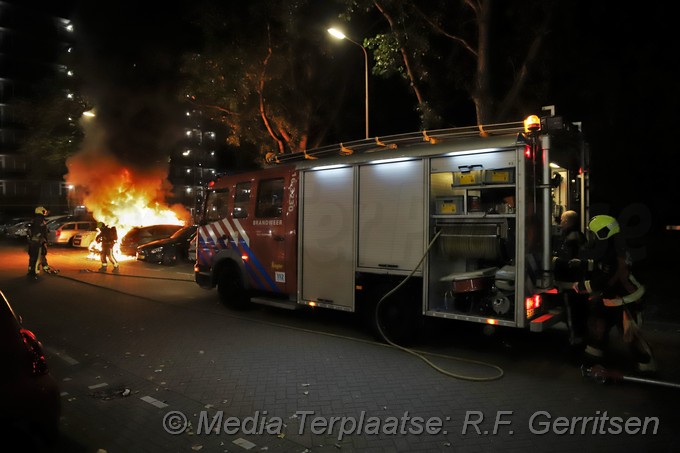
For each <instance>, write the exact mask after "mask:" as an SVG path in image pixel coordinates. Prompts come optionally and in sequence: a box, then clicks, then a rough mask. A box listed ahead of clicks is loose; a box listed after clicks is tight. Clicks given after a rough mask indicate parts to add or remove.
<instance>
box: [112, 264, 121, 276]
mask: <svg viewBox="0 0 680 453" xmlns="http://www.w3.org/2000/svg"><path fill="white" fill-rule="evenodd" d="M119 271H120V268H119V267H118V265H117V264H116V265H114V266H113V271H112V272H113V273H115V274H117V273H118V272H119Z"/></svg>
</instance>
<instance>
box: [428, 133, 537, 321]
mask: <svg viewBox="0 0 680 453" xmlns="http://www.w3.org/2000/svg"><path fill="white" fill-rule="evenodd" d="M508 145H510V146H508ZM523 150H524V146H523V144H522V145H521V146H518V144H517V143H516V141H515V140H508V141H507V142H506V144H505V147H504V148H489V149H486V150H479V151H474V150H470V151H465V150H463V151H462V152H456V153H450V154H453V155H446V156H443V157H435V158H432V160H431V164H430V186H429V187H430V194H429V195H430V218H431V225H432V226H433V228H432V229H431V231H437V232H439V237H438V238H437V241H436V242H435V243H434V245H433V247H432V248H431V250H430V253H429V260H428V274H427V275H428V295H429V296H428V299H427V300H426V303H425V306H424V310H425V314H426V315H429V316H435V317H444V318H452V319H461V320H466V321H476V322H489V323H493V324H501V325H508V326H517V325H521V324H523V320H524V311H523V302H520V301H523V299H524V294H523V286H524V285H523V284H522V280H521V276H522V275H524V272H523V266H522V263H523V258H522V256H521V255H520V247H518V245H521V242H522V241H521V240H519V239H518V234H519V235H521V234H523V229H522V226H521V225H522V224H521V222H522V220H523V219H522V218H521V217H522V214H521V212H522V210H523V209H524V193H523V187H524V186H523V184H522V183H521V178H522V177H523V176H522V175H523V173H522V172H521V171H520V169H518V167H519V166H521V165H518V162H521V159H522V157H521V156H522V152H523ZM433 237H434V233H432V232H431V233H430V240H432V239H433Z"/></svg>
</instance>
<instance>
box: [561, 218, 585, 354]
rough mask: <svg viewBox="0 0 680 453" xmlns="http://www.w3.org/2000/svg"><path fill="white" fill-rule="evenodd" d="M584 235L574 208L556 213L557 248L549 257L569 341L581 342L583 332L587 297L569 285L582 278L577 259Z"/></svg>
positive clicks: (582, 246)
mask: <svg viewBox="0 0 680 453" xmlns="http://www.w3.org/2000/svg"><path fill="white" fill-rule="evenodd" d="M586 242H587V241H586V235H585V234H583V233H582V232H581V230H580V229H579V216H578V213H577V212H576V211H571V210H570V211H565V212H563V213H562V215H561V216H560V236H559V248H558V249H557V251H556V256H555V257H554V258H553V269H554V272H555V280H556V285H557V287H558V288H559V289H560V292H561V293H562V297H563V302H564V309H565V312H566V321H567V327H568V328H569V343H570V344H571V345H572V346H577V347H578V346H581V345H582V343H583V341H584V338H585V336H586V331H587V328H586V318H587V315H588V313H587V302H588V300H587V297H585V296H583V295H581V294H578V293H576V292H575V291H574V290H573V289H572V288H573V286H574V283H575V282H578V281H580V280H582V279H583V272H582V271H581V270H580V269H579V268H580V260H578V259H579V258H580V257H581V256H582V254H583V248H584V247H585V245H586Z"/></svg>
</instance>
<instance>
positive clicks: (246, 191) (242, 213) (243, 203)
mask: <svg viewBox="0 0 680 453" xmlns="http://www.w3.org/2000/svg"><path fill="white" fill-rule="evenodd" d="M249 202H250V181H248V182H240V183H238V184H236V193H235V194H234V211H233V213H232V215H233V217H234V218H235V219H242V218H244V217H248V203H249Z"/></svg>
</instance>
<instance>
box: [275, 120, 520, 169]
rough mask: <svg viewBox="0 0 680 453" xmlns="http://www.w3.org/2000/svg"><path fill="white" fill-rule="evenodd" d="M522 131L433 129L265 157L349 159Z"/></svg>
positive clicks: (512, 127) (515, 125)
mask: <svg viewBox="0 0 680 453" xmlns="http://www.w3.org/2000/svg"><path fill="white" fill-rule="evenodd" d="M522 130H523V123H522V122H512V123H501V124H491V125H484V126H482V127H480V126H466V127H456V128H449V129H435V130H432V131H426V130H423V131H419V132H409V133H406V134H396V135H387V136H385V137H374V138H367V139H361V140H355V141H352V142H341V143H339V144H333V145H326V146H321V147H319V148H313V149H310V150H305V151H301V152H297V153H290V154H275V153H270V154H268V155H267V157H266V161H267V163H269V164H273V163H277V164H278V163H285V162H295V161H299V160H303V159H317V158H320V157H330V156H349V155H352V154H363V153H371V152H375V151H379V150H383V149H385V148H387V149H397V148H398V147H399V146H410V145H416V144H420V143H423V142H428V143H430V144H433V145H434V144H437V143H442V142H445V141H448V140H454V139H459V138H471V137H479V136H481V135H482V134H481V133H480V131H484V135H499V134H507V133H516V132H521V131H522Z"/></svg>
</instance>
